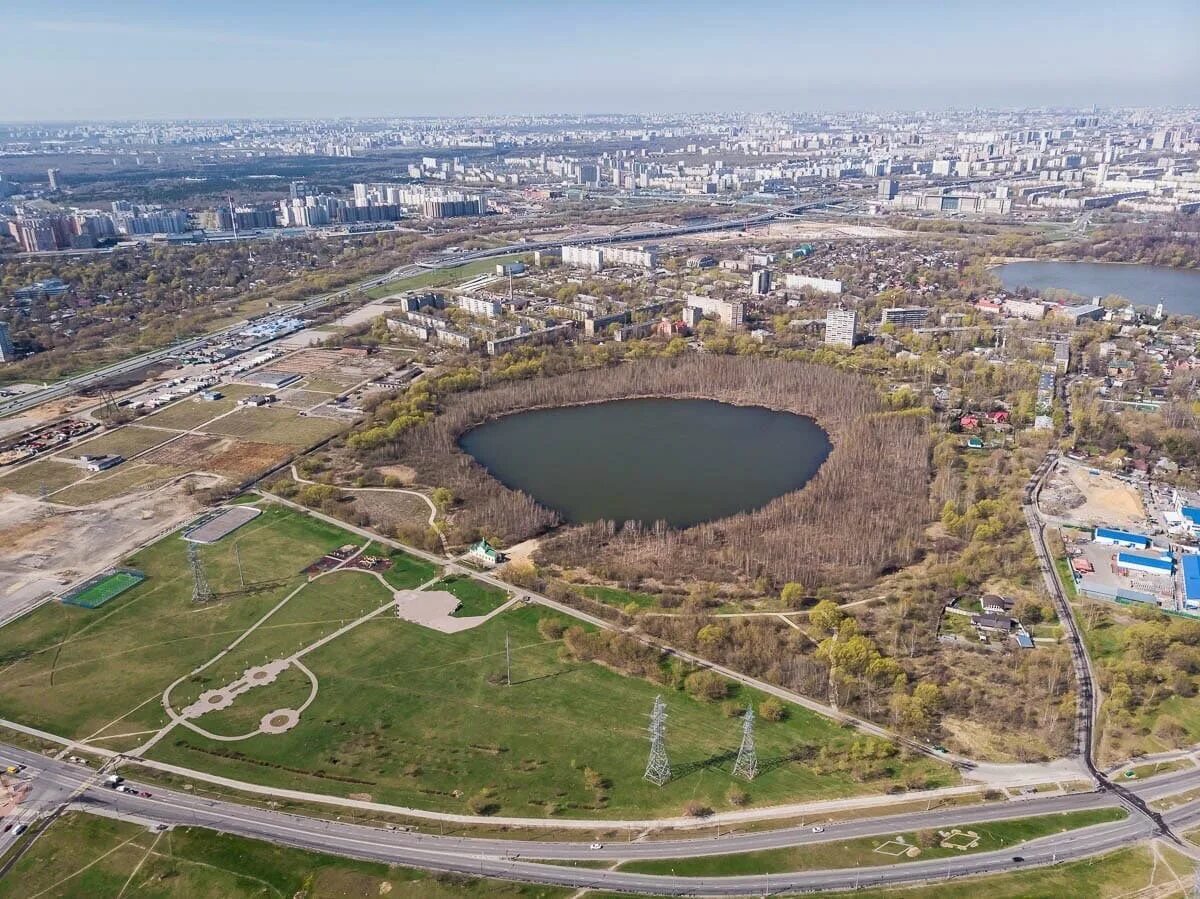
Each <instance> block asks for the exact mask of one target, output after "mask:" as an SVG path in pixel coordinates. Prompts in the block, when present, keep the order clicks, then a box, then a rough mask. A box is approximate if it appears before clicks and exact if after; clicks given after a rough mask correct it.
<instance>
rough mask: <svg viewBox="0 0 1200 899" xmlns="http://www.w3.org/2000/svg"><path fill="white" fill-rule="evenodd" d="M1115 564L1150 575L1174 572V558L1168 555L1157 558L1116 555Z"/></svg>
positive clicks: (1164, 554) (1128, 554) (1131, 554)
mask: <svg viewBox="0 0 1200 899" xmlns="http://www.w3.org/2000/svg"><path fill="white" fill-rule="evenodd" d="M1117 564H1118V565H1119V566H1120V567H1122V568H1133V569H1135V570H1137V571H1145V572H1148V573H1150V574H1172V573H1173V572H1174V571H1175V557H1174V556H1172V555H1171V554H1170V553H1162V554H1161V555H1157V556H1149V555H1143V554H1142V553H1117Z"/></svg>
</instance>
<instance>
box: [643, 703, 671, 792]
mask: <svg viewBox="0 0 1200 899" xmlns="http://www.w3.org/2000/svg"><path fill="white" fill-rule="evenodd" d="M643 777H645V779H646V780H648V781H650V783H652V784H655V785H656V786H660V787H661V786H662V785H663V784H665V783H666V782H667V781H669V780H670V779H671V763H670V762H669V761H667V704H666V703H665V702H663V698H662V696H656V697H655V698H654V710H653V711H652V712H651V713H650V758H649V759H648V760H647V762H646V773H645V774H644V775H643Z"/></svg>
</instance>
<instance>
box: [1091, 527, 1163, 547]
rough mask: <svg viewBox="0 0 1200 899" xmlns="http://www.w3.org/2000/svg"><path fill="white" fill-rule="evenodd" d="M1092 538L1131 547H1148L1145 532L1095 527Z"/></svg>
mask: <svg viewBox="0 0 1200 899" xmlns="http://www.w3.org/2000/svg"><path fill="white" fill-rule="evenodd" d="M1094 539H1095V541H1096V542H1097V543H1108V544H1111V545H1114V546H1128V547H1130V548H1131V549H1149V548H1150V538H1149V537H1147V536H1146V535H1145V534H1134V533H1132V532H1130V531H1118V530H1117V529H1116V528H1096V534H1095V537H1094Z"/></svg>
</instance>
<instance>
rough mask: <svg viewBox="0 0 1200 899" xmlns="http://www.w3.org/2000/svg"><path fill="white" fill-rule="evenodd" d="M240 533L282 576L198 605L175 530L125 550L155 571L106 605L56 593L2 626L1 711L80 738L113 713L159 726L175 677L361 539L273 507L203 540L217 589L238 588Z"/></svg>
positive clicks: (258, 561) (251, 563) (256, 573)
mask: <svg viewBox="0 0 1200 899" xmlns="http://www.w3.org/2000/svg"><path fill="white" fill-rule="evenodd" d="M234 539H236V541H237V544H238V546H239V548H240V550H241V560H242V566H243V570H244V571H245V572H246V574H247V579H248V580H250V581H255V580H273V579H281V580H282V581H283V585H282V586H278V587H273V588H271V589H268V590H264V591H262V592H259V593H250V594H246V595H244V596H240V597H236V598H233V599H230V600H224V601H220V602H217V603H214V604H212V605H210V606H205V607H199V608H198V607H196V606H194V605H193V604H192V602H191V592H192V582H191V574H190V572H189V569H188V564H187V555H186V546H187V545H186V544H185V543H184V541H183V540H181V539H179V537H178V536H175V535H171V536H168V537H166V538H164V539H163V540H160V541H159V542H157V543H155V544H152V545H151V546H149V547H147V548H146V549H144V550H142V551H141V552H139V553H136V554H135V555H134V556H132V557H130V558H129V559H127V560H126V564H128V565H129V566H130V567H132V568H137V569H138V570H140V571H142V572H144V573H145V574H146V580H145V581H144V582H142V583H141V584H139V585H138V586H136V587H134V588H132V589H130V590H128V591H126V592H125V593H123V594H121V595H120V596H118V597H117V598H116V599H114V600H112V601H111V602H109V603H108V604H106V605H105V606H104V607H103V608H101V609H96V610H94V611H89V610H87V609H81V608H78V607H74V606H66V605H63V604H61V603H49V604H47V605H43V606H40V607H39V608H37V609H36V610H35V611H33V612H31V613H30V614H28V615H25V616H23V617H22V618H20V619H18V620H17V621H14V622H13V623H12V624H9V625H7V626H5V627H4V628H2V629H0V672H2V676H3V681H2V682H3V684H4V689H3V690H0V717H5V718H9V719H12V720H16V721H19V722H21V723H24V724H28V725H32V726H34V727H39V728H42V729H44V730H48V731H50V732H51V733H56V734H60V735H63V736H68V737H73V738H83V737H88V736H90V735H91V734H92V733H94V732H96V731H99V730H100V729H102V728H104V727H105V726H106V725H109V724H110V723H111V725H112V726H111V727H110V728H109V729H108V731H106V732H107V733H111V734H117V733H122V732H131V731H138V730H144V729H148V728H154V727H160V726H162V724H164V723H166V716H165V713H164V712H163V710H162V707H161V704H160V703H159V701H158V699H157V696H158V695H159V694H161V692H162V690H163V689H164V688H165V687H166V686H167V685H168V684H170V683H171V682H172V681H174V680H175V679H176V678H177V677H179V676H180V675H181V674H184V673H186V672H187V671H188V670H189V669H191V668H193V667H195V666H196V665H198V664H200V663H201V662H203V661H207V660H208V659H209V658H211V657H212V656H213V655H214V654H215V653H216V652H217V651H219V650H220V649H221V648H222V647H224V646H225V645H227V644H228V643H229V641H231V640H232V639H233V638H234V637H236V636H237V635H239V634H241V633H242V632H243V631H245V630H246V628H248V627H249V626H250V625H251V624H252V623H253V622H254V621H256V620H257V619H258V618H260V617H261V616H262V615H263V614H264V613H265V612H266V611H267V610H268V609H270V608H271V607H272V606H274V605H275V604H276V603H277V602H278V601H279V600H280V599H281V598H282V597H283V596H284V595H286V594H287V593H288V592H290V591H291V590H292V589H294V587H295V586H296V585H297V584H299V583H303V581H304V576H303V575H302V574H301V569H303V568H304V566H306V565H308V564H309V563H310V562H311V561H313V560H314V559H316V558H317V557H319V556H320V555H322V554H323V553H325V552H327V551H328V550H330V549H333V548H336V547H338V546H340V545H342V544H344V543H346V542H351V541H352V538H351V537H350V535H349V534H347V533H345V532H344V531H341V530H339V529H338V528H334V527H331V526H329V525H326V524H324V523H323V522H319V521H316V520H315V519H312V518H309V517H308V516H304V515H301V514H299V513H296V512H292V511H291V510H285V509H282V508H280V507H277V506H268V507H266V508H265V510H264V512H263V514H262V515H260V516H259V517H258V518H256V519H255V520H254V521H252V522H250V523H249V524H247V525H246V526H245V527H243V528H241V529H240V530H239V531H238V532H237V533H236V535H234V538H232V539H231V538H226V539H225V540H222V541H220V542H219V543H216V544H214V545H212V546H207V547H203V548H202V549H201V551H200V556H201V558H202V559H203V560H204V563H205V567H206V572H207V577H208V580H209V583H210V584H211V585H212V587H213V589H214V590H216V591H217V592H226V591H231V590H235V589H238V588H239V586H240V578H239V577H238V571H237V564H236V556H235V554H234V551H233V543H234ZM376 583H377V582H376ZM138 742H140V739H139V738H134V741H133V743H134V745H136V743H138ZM102 745H104V746H106V747H108V748H117V747H118V746H123V745H124V744H121V743H118V742H111V743H103V744H102Z"/></svg>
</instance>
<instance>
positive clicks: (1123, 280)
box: [993, 262, 1200, 315]
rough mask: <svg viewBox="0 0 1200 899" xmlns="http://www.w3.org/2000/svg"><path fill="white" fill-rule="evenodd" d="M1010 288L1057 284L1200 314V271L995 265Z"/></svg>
mask: <svg viewBox="0 0 1200 899" xmlns="http://www.w3.org/2000/svg"><path fill="white" fill-rule="evenodd" d="M993 271H995V273H996V274H997V275H998V276H999V277H1000V281H1001V282H1002V283H1003V284H1004V286H1005V288H1006V289H1008V290H1016V289H1017V288H1019V287H1028V288H1030V289H1031V290H1045V289H1046V288H1057V289H1059V290H1069V291H1071V293H1077V294H1079V295H1080V296H1085V297H1087V298H1088V299H1091V298H1092V297H1106V296H1109V295H1110V294H1116V295H1117V296H1120V297H1124V298H1125V299H1127V300H1129V301H1130V302H1132V303H1136V304H1137V305H1139V306H1157V305H1158V304H1159V303H1160V302H1161V303H1162V304H1163V307H1164V308H1165V309H1166V310H1167V311H1168V312H1176V313H1179V314H1181V315H1200V271H1197V270H1194V269H1178V268H1164V267H1163V266H1158V265H1140V264H1138V265H1122V264H1119V263H1112V262H1009V263H1005V264H1004V265H1000V266H997V267H996V268H995V269H993Z"/></svg>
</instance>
